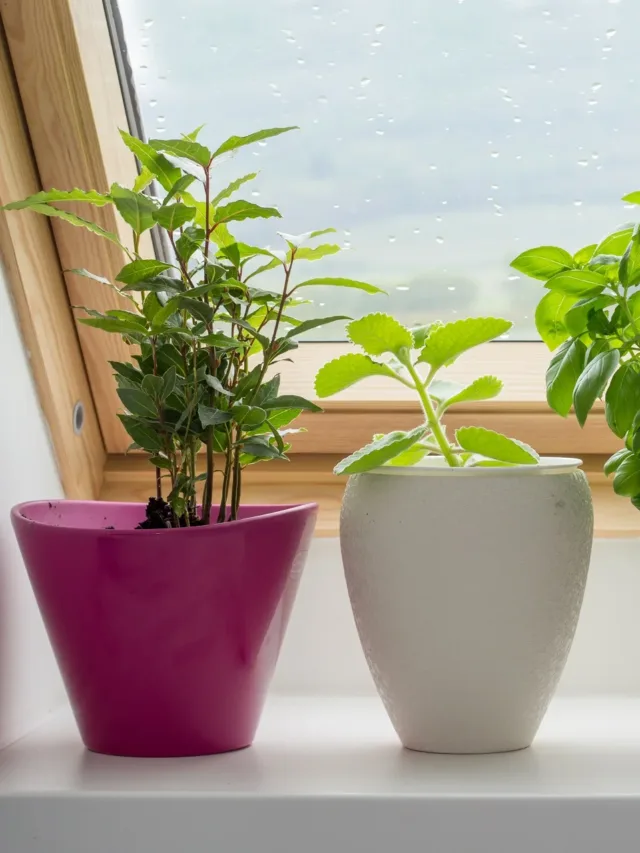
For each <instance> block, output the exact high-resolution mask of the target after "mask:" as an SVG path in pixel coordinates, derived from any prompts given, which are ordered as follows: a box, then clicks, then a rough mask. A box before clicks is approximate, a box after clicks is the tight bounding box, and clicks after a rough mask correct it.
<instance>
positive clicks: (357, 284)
mask: <svg viewBox="0 0 640 853" xmlns="http://www.w3.org/2000/svg"><path fill="white" fill-rule="evenodd" d="M318 248H319V247H318ZM296 258H298V254H296ZM316 286H320V287H349V288H351V289H352V290H362V291H364V292H365V293H386V290H383V289H382V288H381V287H376V286H375V284H368V283H367V282H366V281H356V280H355V279H352V278H331V277H324V278H310V279H307V281H301V282H300V284H296V286H295V287H294V288H293V290H297V289H298V288H299V287H316ZM292 292H293V291H292Z"/></svg>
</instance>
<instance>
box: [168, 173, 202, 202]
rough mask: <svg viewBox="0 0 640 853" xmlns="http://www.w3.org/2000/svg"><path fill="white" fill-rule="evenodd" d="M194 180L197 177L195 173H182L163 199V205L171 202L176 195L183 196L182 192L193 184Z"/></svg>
mask: <svg viewBox="0 0 640 853" xmlns="http://www.w3.org/2000/svg"><path fill="white" fill-rule="evenodd" d="M194 181H195V177H194V176H193V175H182V176H181V177H180V178H178V180H177V181H176V182H175V184H174V185H173V186H172V187H171V189H170V190H169V192H168V193H167V194H166V196H165V197H164V199H163V200H162V204H163V206H166V205H167V204H169V202H170V201H171V200H172V199H174V198H175V197H176V196H182V194H183V193H184V192H185V191H186V190H187V189H188V188H189V187H190V186H191V184H192V183H193V182H194Z"/></svg>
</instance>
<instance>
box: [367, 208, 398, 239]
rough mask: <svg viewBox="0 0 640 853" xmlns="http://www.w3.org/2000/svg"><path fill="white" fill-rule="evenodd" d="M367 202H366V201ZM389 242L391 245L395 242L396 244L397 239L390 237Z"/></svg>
mask: <svg viewBox="0 0 640 853" xmlns="http://www.w3.org/2000/svg"><path fill="white" fill-rule="evenodd" d="M365 200H366V199H365ZM389 242H390V243H395V242H396V238H395V237H394V236H393V235H391V237H389Z"/></svg>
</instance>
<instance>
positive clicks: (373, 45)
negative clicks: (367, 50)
mask: <svg viewBox="0 0 640 853" xmlns="http://www.w3.org/2000/svg"><path fill="white" fill-rule="evenodd" d="M381 46H382V42H381V41H372V42H371V47H381Z"/></svg>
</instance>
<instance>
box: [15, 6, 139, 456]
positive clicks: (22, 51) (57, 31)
mask: <svg viewBox="0 0 640 853" xmlns="http://www.w3.org/2000/svg"><path fill="white" fill-rule="evenodd" d="M0 10H1V14H2V20H3V23H4V27H5V30H6V34H7V41H8V45H9V50H10V53H11V58H12V61H13V67H14V72H15V76H16V80H17V83H18V87H19V90H20V94H21V97H22V103H23V107H24V112H25V115H26V118H27V122H28V126H29V132H30V135H31V141H32V145H33V150H34V153H35V157H36V161H37V165H38V170H39V173H40V180H41V184H42V186H43V187H45V188H47V189H48V188H51V187H56V188H58V189H70V188H72V187H75V186H79V187H81V188H83V189H97V190H100V191H106V190H107V189H108V188H109V186H110V184H111V183H112V182H113V181H118V182H119V183H122V184H125V185H128V186H131V184H132V182H133V180H135V176H136V165H135V160H134V158H133V156H132V155H130V154H129V152H128V151H127V149H126V148H125V147H124V146H123V144H122V141H121V140H120V137H119V135H118V128H125V129H126V128H127V120H126V116H125V112H124V105H123V101H122V95H121V92H120V86H119V82H118V77H117V70H116V65H115V60H114V57H113V52H112V49H111V42H110V39H109V33H108V29H107V22H106V18H105V13H104V8H103V5H102V0H3V2H2V4H1V5H0ZM18 195H19V194H18ZM16 197H17V196H16ZM7 200H9V199H7ZM77 212H78V213H80V215H83V216H85V217H86V218H90V219H92V220H93V221H95V222H97V223H98V224H99V225H101V226H102V227H104V228H106V229H108V230H110V231H116V232H120V235H121V239H122V240H123V242H124V243H125V244H126V243H127V242H128V240H129V235H128V233H126V227H125V230H124V231H122V228H123V225H122V223H121V221H120V220H119V217H117V216H116V214H115V211H114V209H113V208H112V207H111V206H110V205H108V206H106V207H103V208H90V207H87V206H84V207H83V209H82V210H80V209H79V208H78V210H77ZM14 215H16V214H14ZM53 230H54V235H55V239H56V244H57V247H58V254H59V256H60V260H61V262H62V266H63V268H64V269H71V268H74V267H76V268H77V267H86V268H87V269H89V270H91V271H92V272H95V273H97V274H99V275H103V276H106V277H107V278H110V279H112V280H113V279H114V278H115V275H116V274H117V272H118V271H119V270H120V268H121V267H122V265H123V264H124V262H125V259H124V256H123V253H122V251H121V250H120V249H119V248H118V247H117V246H115V245H114V244H112V243H109V242H107V241H105V240H102V239H100V238H99V237H96V236H95V235H94V234H91V233H90V232H87V231H85V230H84V229H82V228H74V227H72V226H70V225H68V224H67V223H65V222H60V221H54V222H53ZM143 251H144V252H145V253H146V252H147V251H149V253H151V252H152V249H151V248H150V241H149V242H148V243H147V244H146V247H144V249H143ZM148 256H150V255H148ZM66 279H67V289H68V292H69V296H70V300H71V304H72V305H88V306H90V307H92V308H95V309H98V310H106V309H108V308H114V307H117V306H118V296H117V294H115V293H114V292H113V291H112V290H109V289H108V288H105V287H103V286H101V285H100V284H97V283H95V282H91V281H89V280H87V279H82V278H79V277H78V276H74V275H67V276H66ZM78 334H79V337H80V343H81V346H82V351H83V353H84V358H85V364H86V368H87V372H88V375H89V380H90V382H91V388H92V390H93V394H94V398H95V401H96V408H97V411H98V416H99V419H100V425H101V428H102V434H103V436H104V440H105V444H106V446H107V448H108V449H109V450H111V451H113V450H119V449H122V447H123V445H124V444H125V443H128V440H127V438H126V435H125V432H124V429H123V428H122V425H121V424H120V422H119V421H118V419H117V418H116V417H115V413H116V411H117V409H118V408H119V402H118V398H117V396H116V393H115V383H114V381H113V377H112V370H111V367H110V366H109V364H108V361H109V359H123V358H126V357H127V352H128V349H127V347H126V346H125V344H124V343H123V342H122V341H121V340H120V339H119V338H118V337H117V336H116V335H107V334H105V333H104V332H100V331H97V330H95V329H90V328H88V327H86V326H81V327H80V328H79V332H78Z"/></svg>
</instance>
